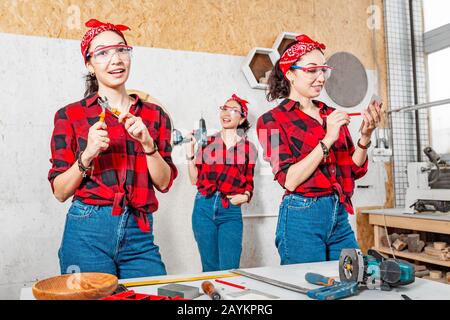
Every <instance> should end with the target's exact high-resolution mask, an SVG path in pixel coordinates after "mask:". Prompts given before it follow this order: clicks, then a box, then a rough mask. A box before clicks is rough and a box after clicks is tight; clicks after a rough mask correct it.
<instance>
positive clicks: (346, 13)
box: [0, 0, 384, 69]
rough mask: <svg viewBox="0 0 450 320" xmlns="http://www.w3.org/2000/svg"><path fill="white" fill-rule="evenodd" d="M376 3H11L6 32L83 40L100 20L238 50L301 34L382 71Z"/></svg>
mask: <svg viewBox="0 0 450 320" xmlns="http://www.w3.org/2000/svg"><path fill="white" fill-rule="evenodd" d="M372 2H374V3H375V4H376V5H378V6H379V8H382V1H381V0H374V1H372V0H358V1H353V0H314V1H313V0H298V1H292V0H290V1H286V0H176V1H175V0H131V1H130V0H126V1H125V0H103V1H94V0H3V1H1V4H0V32H6V33H19V34H26V35H39V36H47V37H56V38H66V39H80V38H81V37H82V35H83V33H84V31H85V30H86V29H85V27H84V22H85V21H87V20H88V19H89V18H93V17H96V18H98V19H100V20H107V21H110V22H113V23H123V24H127V25H129V26H130V27H131V28H132V31H131V32H129V33H128V38H129V40H130V42H131V43H133V44H135V45H141V46H152V47H160V48H170V49H179V50H191V51H203V52H213V53H225V54H233V55H246V54H247V53H248V51H249V50H250V49H251V48H253V47H271V46H272V44H273V42H274V40H275V38H276V36H277V35H278V34H279V33H280V32H282V31H290V32H298V33H300V32H301V33H307V34H309V35H311V36H312V37H316V38H318V39H319V40H321V41H323V42H325V43H327V44H328V46H329V48H330V50H331V51H332V52H334V51H341V50H347V51H350V52H354V53H357V54H358V56H359V58H360V59H361V60H363V63H364V64H365V65H366V66H367V67H368V68H369V69H374V68H373V54H372V43H371V30H370V29H369V28H368V27H367V20H368V18H369V13H368V12H367V9H368V8H369V6H370V5H371V4H372ZM379 31H380V32H378V33H379V34H380V36H381V37H378V47H379V49H381V50H380V52H379V53H380V54H381V55H380V59H381V60H380V61H381V62H382V61H383V60H382V58H383V57H382V55H383V54H382V53H383V51H384V48H383V37H382V34H383V31H382V29H381V30H379Z"/></svg>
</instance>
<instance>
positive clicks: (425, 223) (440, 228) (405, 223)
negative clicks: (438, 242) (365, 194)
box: [369, 214, 450, 234]
mask: <svg viewBox="0 0 450 320" xmlns="http://www.w3.org/2000/svg"><path fill="white" fill-rule="evenodd" d="M369 223H370V224H373V225H379V226H384V225H385V224H386V226H387V227H394V228H401V229H409V230H417V231H428V232H436V233H443V234H450V221H440V220H431V219H415V218H409V217H396V216H388V215H384V216H383V215H377V214H369Z"/></svg>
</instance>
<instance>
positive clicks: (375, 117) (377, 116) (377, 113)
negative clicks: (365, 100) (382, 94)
mask: <svg viewBox="0 0 450 320" xmlns="http://www.w3.org/2000/svg"><path fill="white" fill-rule="evenodd" d="M380 123H381V104H379V103H378V102H377V101H374V102H372V103H371V104H370V105H369V107H368V108H367V109H366V110H365V111H364V120H363V123H362V124H361V130H360V131H361V137H363V138H366V139H368V140H370V137H371V136H372V132H373V131H374V130H375V128H377V127H379V126H380Z"/></svg>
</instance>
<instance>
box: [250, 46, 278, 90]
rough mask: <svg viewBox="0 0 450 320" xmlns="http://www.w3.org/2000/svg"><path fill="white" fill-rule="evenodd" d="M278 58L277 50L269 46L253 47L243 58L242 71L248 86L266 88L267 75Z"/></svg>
mask: <svg viewBox="0 0 450 320" xmlns="http://www.w3.org/2000/svg"><path fill="white" fill-rule="evenodd" d="M279 58H280V55H279V54H278V51H276V50H274V49H269V48H253V49H252V50H251V51H250V53H249V54H248V55H247V57H246V58H245V60H244V63H243V65H242V72H243V73H244V75H245V77H246V78H247V81H248V83H249V84H250V87H252V88H254V89H266V88H267V83H266V81H267V76H268V73H269V72H270V71H271V70H272V68H273V66H274V65H275V63H276V62H277V60H278V59H279Z"/></svg>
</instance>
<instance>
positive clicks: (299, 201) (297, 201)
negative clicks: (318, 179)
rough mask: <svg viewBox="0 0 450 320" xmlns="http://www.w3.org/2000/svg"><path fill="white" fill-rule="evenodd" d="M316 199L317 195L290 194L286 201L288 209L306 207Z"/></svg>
mask: <svg viewBox="0 0 450 320" xmlns="http://www.w3.org/2000/svg"><path fill="white" fill-rule="evenodd" d="M316 201H317V197H303V196H298V195H294V196H291V198H290V199H289V202H288V209H308V208H310V207H312V206H313V205H314V204H315V203H316Z"/></svg>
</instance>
